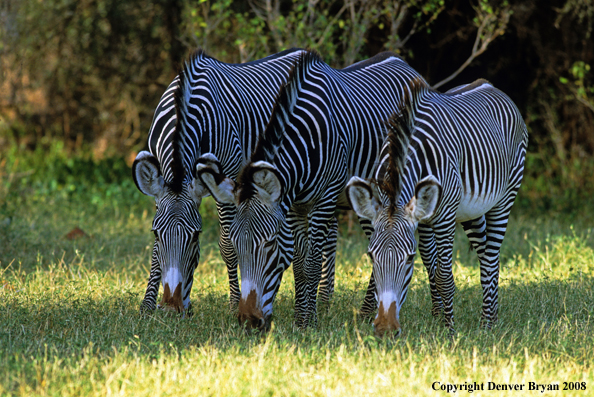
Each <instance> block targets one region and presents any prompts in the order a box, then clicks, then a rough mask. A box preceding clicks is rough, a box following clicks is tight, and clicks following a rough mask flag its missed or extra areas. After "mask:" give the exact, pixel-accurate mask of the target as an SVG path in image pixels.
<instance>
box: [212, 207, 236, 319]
mask: <svg viewBox="0 0 594 397" xmlns="http://www.w3.org/2000/svg"><path fill="white" fill-rule="evenodd" d="M217 210H218V212H219V222H220V224H221V235H220V237H219V250H220V252H221V256H222V257H223V261H224V262H225V265H227V273H228V275H229V308H230V309H231V310H235V309H237V306H238V305H239V299H240V298H241V292H240V289H239V279H238V278H237V266H238V259H237V253H236V252H235V248H233V244H232V243H231V240H230V239H229V226H230V225H231V222H232V221H233V219H234V218H235V212H236V208H235V205H233V204H219V203H217Z"/></svg>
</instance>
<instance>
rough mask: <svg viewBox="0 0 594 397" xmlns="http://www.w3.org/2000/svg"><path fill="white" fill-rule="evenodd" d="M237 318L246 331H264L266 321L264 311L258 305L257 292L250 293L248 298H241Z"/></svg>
mask: <svg viewBox="0 0 594 397" xmlns="http://www.w3.org/2000/svg"><path fill="white" fill-rule="evenodd" d="M237 317H238V319H239V323H240V324H241V325H242V326H243V327H244V328H245V329H246V331H251V330H258V331H262V330H264V329H265V327H266V319H265V318H264V314H263V313H262V309H261V308H260V306H259V305H258V297H257V293H256V291H255V290H252V291H250V293H249V294H248V296H247V297H246V298H241V300H240V301H239V307H238V313H237Z"/></svg>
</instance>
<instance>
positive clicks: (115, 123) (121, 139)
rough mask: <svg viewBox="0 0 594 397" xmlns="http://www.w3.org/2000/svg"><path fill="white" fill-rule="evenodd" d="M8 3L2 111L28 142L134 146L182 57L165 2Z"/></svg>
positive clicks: (2, 35)
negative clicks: (18, 125) (47, 140)
mask: <svg viewBox="0 0 594 397" xmlns="http://www.w3.org/2000/svg"><path fill="white" fill-rule="evenodd" d="M8 4H10V7H8V8H7V10H6V11H5V12H4V13H3V15H2V16H3V18H4V19H5V20H6V21H7V22H9V23H10V24H9V25H10V26H11V27H12V28H11V29H2V28H0V42H2V43H3V45H4V54H3V59H2V61H1V62H0V69H1V70H2V72H3V74H4V75H5V76H6V77H7V80H6V81H7V85H6V86H5V87H4V88H5V89H6V90H5V91H4V93H3V98H2V100H5V101H8V106H6V104H4V105H5V106H3V107H2V108H0V111H1V112H3V113H4V112H5V111H6V110H7V109H8V110H9V111H7V112H6V113H5V114H6V115H7V117H8V118H10V119H15V120H17V121H21V122H22V123H23V128H24V129H25V131H26V132H27V135H29V136H28V139H27V143H28V144H30V145H31V146H33V147H34V146H35V145H37V144H40V143H42V142H41V140H42V137H44V136H46V137H47V136H51V135H55V136H56V137H57V138H59V139H61V140H63V141H64V142H65V143H67V144H68V145H73V146H75V147H80V144H81V143H82V142H94V143H95V151H97V152H99V153H100V154H103V153H108V154H111V155H113V153H114V152H115V148H116V147H124V148H130V147H132V146H134V145H137V144H138V142H139V138H140V134H141V132H143V133H144V131H146V130H147V129H148V127H149V125H150V119H151V116H152V112H153V110H154V107H155V105H156V103H157V101H158V98H159V97H160V95H161V93H162V91H163V89H164V87H166V86H167V85H168V84H169V82H170V81H171V79H172V78H173V76H174V70H173V67H172V61H173V62H178V61H179V58H181V54H179V53H175V52H174V53H173V54H172V53H171V52H172V51H173V49H172V47H173V46H175V42H174V41H173V40H171V38H172V37H174V36H175V35H176V34H177V33H176V31H175V30H172V27H171V26H170V25H171V24H172V23H175V16H170V14H171V13H173V11H172V10H170V9H168V3H167V2H166V1H158V0H156V1H152V2H146V1H140V0H133V1H125V2H122V1H115V0H84V1H73V0H49V1H36V0H23V1H8ZM172 19H173V21H172ZM178 47H179V45H178ZM172 55H173V58H174V59H173V60H172V59H171V58H172ZM12 65H20V66H19V68H14V67H12ZM32 131H34V135H33V136H31V134H32ZM110 145H111V147H110Z"/></svg>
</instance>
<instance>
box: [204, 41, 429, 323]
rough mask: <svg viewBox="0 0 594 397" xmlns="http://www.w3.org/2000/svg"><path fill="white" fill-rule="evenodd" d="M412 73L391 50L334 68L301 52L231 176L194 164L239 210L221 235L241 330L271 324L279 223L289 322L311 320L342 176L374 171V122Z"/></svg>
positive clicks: (341, 199)
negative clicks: (236, 280)
mask: <svg viewBox="0 0 594 397" xmlns="http://www.w3.org/2000/svg"><path fill="white" fill-rule="evenodd" d="M414 78H418V79H422V77H421V76H420V75H419V74H418V73H417V72H416V71H415V70H414V69H412V68H411V67H410V66H409V65H408V64H407V63H406V62H405V61H404V60H403V59H402V58H400V57H399V56H397V55H395V54H393V53H389V52H385V53H381V54H378V55H376V56H375V57H373V58H370V59H368V60H366V61H362V62H359V63H357V64H354V65H352V66H350V67H348V68H345V69H342V70H336V69H333V68H331V67H330V66H328V65H326V64H325V63H324V62H323V61H322V60H321V58H320V56H319V55H318V54H317V53H316V52H313V51H308V52H306V53H303V54H300V55H299V60H298V61H297V63H296V65H295V67H294V69H293V70H292V72H291V77H290V78H289V80H288V82H287V84H286V85H285V86H283V88H282V89H281V91H280V93H279V96H278V99H277V101H276V103H275V108H274V110H273V113H272V116H271V118H270V121H269V123H268V126H267V127H266V129H265V131H264V133H263V136H262V137H261V138H260V140H259V141H258V146H257V147H256V149H255V150H254V152H253V153H252V156H251V158H250V162H249V163H248V164H247V165H246V166H245V167H244V169H243V170H242V171H241V173H240V174H239V176H238V178H237V182H235V181H233V180H232V179H231V178H228V177H226V175H225V174H224V173H221V172H219V170H218V169H216V167H214V168H213V167H209V166H207V165H205V164H198V167H197V170H196V173H197V175H198V178H200V180H201V181H202V182H203V184H204V186H205V187H206V188H208V190H209V191H210V193H211V194H212V196H213V197H214V199H215V200H216V201H217V202H219V203H221V204H229V205H235V206H236V207H237V213H236V216H235V219H234V220H233V222H232V223H231V227H230V230H229V238H230V239H231V241H232V243H233V246H234V247H235V249H236V251H237V253H238V256H239V268H240V272H241V277H242V280H241V293H242V295H241V301H240V304H239V317H240V321H241V322H244V323H245V324H246V325H247V327H248V328H250V327H252V328H258V329H260V327H258V326H257V325H258V324H263V323H265V324H268V323H269V321H270V318H271V315H272V302H271V301H270V300H269V299H265V298H266V297H265V296H264V294H265V292H266V291H271V290H277V289H278V283H279V282H280V277H279V276H278V274H279V273H280V272H281V271H282V269H278V268H277V267H275V266H274V263H275V261H276V258H277V256H278V255H279V250H278V246H279V244H278V236H279V230H280V227H281V225H283V224H285V223H288V224H289V225H290V228H291V230H292V231H293V237H294V242H295V248H294V259H293V272H294V275H295V323H296V325H297V326H298V327H303V328H305V327H307V326H310V325H312V326H315V325H316V324H317V311H316V292H317V289H318V284H319V282H320V274H321V263H322V251H323V247H324V241H325V240H326V238H327V236H328V234H329V230H330V228H331V225H332V219H333V218H334V215H335V211H336V208H337V206H338V207H341V206H346V205H348V203H347V201H346V196H345V195H344V189H345V186H346V183H347V181H348V179H349V177H350V176H352V175H357V176H361V177H369V176H372V172H373V170H374V168H375V161H376V158H377V155H378V154H379V150H380V149H381V145H382V142H383V139H384V137H383V135H384V129H383V126H382V120H385V119H386V118H387V117H388V116H389V115H390V114H392V113H393V112H394V111H396V110H397V109H398V105H399V101H400V100H401V98H402V97H403V93H404V92H405V90H406V89H407V88H406V87H407V86H408V84H409V82H410V81H411V80H413V79H414ZM363 226H365V222H364V224H363ZM366 233H369V232H368V231H367V230H366ZM369 291H371V294H369ZM374 291H375V287H374V284H373V275H372V278H371V280H370V283H369V287H368V294H367V295H366V298H365V301H364V303H363V306H362V308H361V313H363V314H367V313H368V312H370V311H374V310H375V296H374ZM254 325H256V326H255V327H254Z"/></svg>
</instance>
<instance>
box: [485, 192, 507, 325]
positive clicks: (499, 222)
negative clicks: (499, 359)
mask: <svg viewBox="0 0 594 397" xmlns="http://www.w3.org/2000/svg"><path fill="white" fill-rule="evenodd" d="M514 193H515V192H514ZM514 199H515V194H513V195H510V196H509V198H508V200H506V201H505V202H504V203H502V204H501V205H498V206H496V207H495V208H493V209H491V210H490V211H489V212H487V214H485V218H486V235H487V239H486V243H485V250H484V252H483V254H482V255H481V256H479V260H480V262H481V285H482V287H483V313H482V315H481V327H483V328H486V329H490V328H491V327H492V326H493V325H494V324H496V323H497V315H498V311H499V265H500V252H501V244H502V243H503V238H504V237H505V232H506V230H507V223H508V219H509V213H510V210H511V206H512V204H513V201H514Z"/></svg>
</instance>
